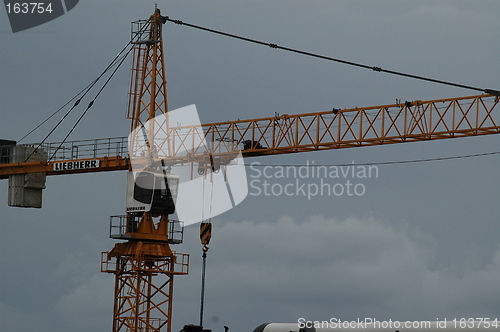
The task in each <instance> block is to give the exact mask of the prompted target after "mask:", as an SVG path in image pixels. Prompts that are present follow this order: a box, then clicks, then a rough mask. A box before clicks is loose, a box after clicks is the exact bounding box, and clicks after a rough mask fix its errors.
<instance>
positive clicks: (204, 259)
mask: <svg viewBox="0 0 500 332" xmlns="http://www.w3.org/2000/svg"><path fill="white" fill-rule="evenodd" d="M202 257H203V263H202V267H201V304H200V326H203V310H204V303H205V271H206V268H207V252H206V251H205V250H203V256H202Z"/></svg>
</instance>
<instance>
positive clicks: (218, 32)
mask: <svg viewBox="0 0 500 332" xmlns="http://www.w3.org/2000/svg"><path fill="white" fill-rule="evenodd" d="M166 20H167V21H168V22H173V23H175V24H179V25H185V26H187V27H191V28H195V29H198V30H203V31H207V32H211V33H214V34H218V35H222V36H226V37H230V38H235V39H239V40H243V41H246V42H249V43H254V44H259V45H263V46H268V47H270V48H274V49H281V50H284V51H288V52H292V53H297V54H302V55H307V56H311V57H315V58H320V59H324V60H329V61H334V62H338V63H342V64H346V65H349V66H355V67H360V68H364V69H370V70H373V71H376V72H383V73H387V74H392V75H398V76H403V77H408V78H413V79H418V80H423V81H427V82H433V83H438V84H444V85H449V86H454V87H458V88H464V89H469V90H475V91H481V92H484V93H487V94H492V95H496V96H500V91H498V90H493V89H483V88H478V87H474V86H470V85H465V84H458V83H453V82H448V81H443V80H437V79H433V78H429V77H424V76H418V75H413V74H407V73H403V72H398V71H394V70H388V69H383V68H381V67H376V66H368V65H365V64H361V63H357V62H352V61H346V60H342V59H338V58H333V57H329V56H325V55H321V54H317V53H312V52H306V51H301V50H298V49H295V48H290V47H285V46H280V45H278V44H274V43H267V42H263V41H260V40H257V39H252V38H248V37H243V36H239V35H235V34H232V33H227V32H223V31H219V30H214V29H210V28H206V27H202V26H199V25H195V24H191V23H186V22H183V21H181V20H174V19H171V18H169V17H168V16H167V17H166Z"/></svg>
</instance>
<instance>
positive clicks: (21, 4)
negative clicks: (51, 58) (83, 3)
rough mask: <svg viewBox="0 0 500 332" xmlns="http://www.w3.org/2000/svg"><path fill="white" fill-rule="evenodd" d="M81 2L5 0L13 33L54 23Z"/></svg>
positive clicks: (66, 0) (71, 0) (70, 0)
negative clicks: (54, 20)
mask: <svg viewBox="0 0 500 332" xmlns="http://www.w3.org/2000/svg"><path fill="white" fill-rule="evenodd" d="M78 1H79V0H52V1H39V2H31V1H27V0H18V1H12V0H3V2H4V5H5V9H6V11H7V16H8V17H9V22H10V27H11V28H12V32H19V31H23V30H27V29H31V28H33V27H36V26H39V25H41V24H44V23H47V22H49V21H52V20H53V19H56V18H58V17H59V16H62V15H64V14H66V13H67V12H69V11H70V10H71V9H73V8H75V6H76V5H77V4H78Z"/></svg>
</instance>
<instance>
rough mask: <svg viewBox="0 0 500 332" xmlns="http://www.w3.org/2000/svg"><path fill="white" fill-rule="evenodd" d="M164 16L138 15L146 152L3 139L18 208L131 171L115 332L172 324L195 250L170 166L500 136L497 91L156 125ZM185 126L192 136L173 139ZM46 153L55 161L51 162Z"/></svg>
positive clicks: (162, 80) (109, 268) (112, 269)
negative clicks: (89, 179) (69, 185)
mask: <svg viewBox="0 0 500 332" xmlns="http://www.w3.org/2000/svg"><path fill="white" fill-rule="evenodd" d="M165 22H166V17H164V16H162V15H161V13H160V11H159V9H156V10H155V12H154V14H153V15H152V16H151V17H150V19H148V20H144V21H138V22H134V24H135V29H133V36H132V37H133V38H132V47H133V51H134V55H133V62H132V75H131V82H130V83H131V84H130V93H129V113H128V118H129V119H131V120H132V127H131V129H132V132H134V131H137V130H139V131H140V130H141V129H142V128H144V126H145V125H146V123H152V126H153V127H154V128H153V130H149V131H147V134H145V138H144V139H143V140H142V141H141V142H138V141H136V142H134V141H133V140H134V138H133V136H132V138H131V140H132V141H131V142H129V143H130V145H134V144H135V145H136V146H139V149H140V150H141V149H142V151H143V152H144V153H143V154H142V155H141V157H140V158H131V155H130V154H129V153H128V152H127V142H128V140H127V138H126V137H119V138H112V139H96V140H88V141H74V142H64V143H63V144H60V143H53V144H48V143H44V144H41V145H39V147H38V148H35V146H36V145H29V144H28V145H16V142H14V141H6V140H3V141H0V145H2V146H1V147H0V178H1V179H9V205H11V206H19V207H41V194H42V190H43V189H45V178H46V176H55V175H62V174H78V173H89V172H109V171H118V170H124V171H128V174H129V176H128V189H127V190H128V194H127V197H128V198H129V197H131V199H135V200H136V201H139V203H141V204H142V205H141V204H139V205H141V207H140V208H137V209H129V210H128V211H127V213H126V215H123V216H114V217H112V227H113V229H114V231H115V232H114V233H112V234H111V237H112V238H115V239H121V240H125V241H124V242H119V243H116V244H115V246H114V248H113V249H112V250H111V251H109V252H105V253H103V256H102V262H101V263H102V264H101V270H102V271H103V272H106V273H110V274H113V275H114V276H115V287H114V309H113V331H115V332H117V331H160V330H165V329H166V330H167V331H171V329H172V319H171V318H172V296H173V277H174V276H175V275H184V274H187V273H188V266H189V256H188V255H187V254H181V253H177V252H175V251H173V250H172V248H171V245H173V244H177V243H180V242H181V239H179V238H177V237H176V236H177V234H178V233H179V232H180V231H179V228H178V223H177V222H176V221H174V220H171V219H170V218H169V215H171V214H173V212H174V204H175V202H174V201H175V197H174V196H175V192H174V191H175V183H176V180H178V179H176V178H175V176H174V175H171V174H168V170H169V167H172V166H174V165H179V164H195V165H197V170H198V172H200V174H206V173H207V171H209V170H210V169H212V170H215V169H219V168H223V167H225V165H228V164H229V163H231V161H232V160H233V159H234V158H235V153H236V152H241V154H242V156H243V157H256V156H270V155H279V154H290V153H299V152H311V151H321V150H331V149H342V148H352V147H361V146H373V145H385V144H395V143H405V142H414V141H427V140H438V139H449V138H459V137H466V136H479V135H491V134H498V133H500V111H499V108H498V107H497V106H498V102H499V96H497V95H494V94H482V95H475V96H469V97H459V98H449V99H439V100H431V101H421V100H416V101H410V102H403V103H396V104H388V105H382V106H371V107H360V108H358V107H356V108H352V109H332V110H331V111H323V112H314V113H303V114H282V115H275V116H270V117H266V118H259V119H249V120H237V121H225V122H218V123H209V124H203V125H201V126H199V125H183V124H180V125H177V126H169V125H168V124H163V123H156V122H155V121H156V120H155V118H156V117H157V116H158V115H162V114H163V115H166V114H168V112H169V110H168V102H167V87H166V75H165V66H164V57H163V44H162V25H163V24H164V23H165ZM148 121H149V122H148ZM155 128H156V130H157V129H161V130H163V131H164V133H165V135H166V137H167V138H168V139H167V141H168V142H167V144H165V145H161V146H160V145H156V144H155V143H154V138H153V137H150V136H149V135H152V133H154V132H155ZM179 130H182V131H183V132H184V133H186V134H185V135H186V137H191V138H193V139H190V140H186V139H184V140H183V139H173V138H174V137H175V135H176V133H177V132H178V131H179ZM194 138H203V139H194ZM204 139H206V141H207V142H208V144H206V143H205V141H204ZM141 144H142V145H141ZM56 146H57V148H56ZM185 151H189V153H184V152H185ZM47 155H53V158H51V159H50V160H47ZM134 166H140V167H142V168H141V169H142V172H135V173H134V172H132V170H133V168H134ZM157 182H158V183H157ZM141 183H149V184H151V183H152V185H151V186H150V187H148V186H146V185H142V184H141ZM136 203H137V202H136ZM113 222H114V223H113Z"/></svg>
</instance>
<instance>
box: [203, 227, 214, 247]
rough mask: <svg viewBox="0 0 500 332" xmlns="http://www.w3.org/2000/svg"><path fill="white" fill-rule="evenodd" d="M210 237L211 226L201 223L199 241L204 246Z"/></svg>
mask: <svg viewBox="0 0 500 332" xmlns="http://www.w3.org/2000/svg"><path fill="white" fill-rule="evenodd" d="M211 237H212V224H211V223H209V222H202V223H201V224H200V240H201V244H203V245H204V246H206V245H208V244H209V243H210V238H211Z"/></svg>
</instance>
